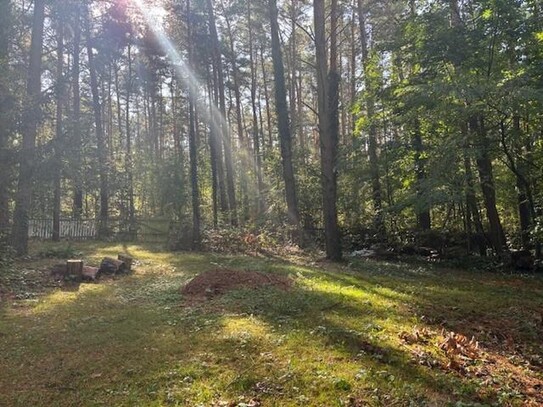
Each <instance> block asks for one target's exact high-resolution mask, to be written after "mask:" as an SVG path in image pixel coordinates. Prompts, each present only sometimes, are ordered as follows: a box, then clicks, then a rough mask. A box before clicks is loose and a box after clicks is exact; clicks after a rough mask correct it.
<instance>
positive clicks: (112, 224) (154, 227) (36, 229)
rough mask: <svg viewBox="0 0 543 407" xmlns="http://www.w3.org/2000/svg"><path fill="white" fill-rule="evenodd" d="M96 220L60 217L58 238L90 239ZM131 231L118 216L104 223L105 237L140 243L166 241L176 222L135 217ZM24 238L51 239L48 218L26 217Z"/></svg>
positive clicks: (51, 230) (95, 230) (94, 230)
mask: <svg viewBox="0 0 543 407" xmlns="http://www.w3.org/2000/svg"><path fill="white" fill-rule="evenodd" d="M98 225H99V220H98V219H61V220H60V238H61V239H67V240H92V239H96V238H97V237H98ZM134 226H135V228H134V231H130V230H129V223H128V222H127V221H126V220H121V219H109V220H108V224H107V229H108V238H114V239H118V240H119V241H124V240H134V239H135V238H136V237H137V240H138V241H141V242H164V241H167V239H168V236H169V233H170V231H171V230H173V229H175V230H177V229H178V228H179V225H178V224H176V223H175V222H172V221H170V220H168V219H160V218H157V219H152V218H151V219H137V220H136V221H135V225H134ZM28 237H30V238H34V239H44V240H45V239H51V238H52V237H53V220H52V219H30V220H29V221H28Z"/></svg>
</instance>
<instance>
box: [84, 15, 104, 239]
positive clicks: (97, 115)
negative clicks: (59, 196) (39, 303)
mask: <svg viewBox="0 0 543 407" xmlns="http://www.w3.org/2000/svg"><path fill="white" fill-rule="evenodd" d="M89 19H90V15H89V10H87V11H86V13H85V30H86V35H87V39H86V40H87V42H86V46H87V58H88V61H89V76H90V84H91V94H92V110H93V113H94V131H95V135H96V145H97V150H98V168H99V176H100V216H99V222H100V223H99V232H98V233H99V235H100V236H104V235H105V234H107V227H108V224H107V223H108V217H109V180H108V154H107V141H106V136H105V132H104V127H103V122H102V106H101V103H100V89H99V87H98V73H97V71H96V62H95V57H94V50H93V37H92V31H91V27H90V22H89Z"/></svg>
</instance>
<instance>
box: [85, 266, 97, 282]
mask: <svg viewBox="0 0 543 407" xmlns="http://www.w3.org/2000/svg"><path fill="white" fill-rule="evenodd" d="M99 275H100V269H99V268H98V267H90V266H84V267H83V279H84V280H90V281H96V280H97V279H98V277H99Z"/></svg>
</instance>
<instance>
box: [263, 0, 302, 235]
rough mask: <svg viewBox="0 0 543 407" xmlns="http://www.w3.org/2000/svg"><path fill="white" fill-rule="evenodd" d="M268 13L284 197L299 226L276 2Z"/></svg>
mask: <svg viewBox="0 0 543 407" xmlns="http://www.w3.org/2000/svg"><path fill="white" fill-rule="evenodd" d="M268 5H269V12H270V23H271V37H272V58H273V73H274V79H275V111H276V113H277V122H278V123H277V124H278V128H279V140H280V144H281V158H282V161H283V180H284V182H285V194H286V195H285V197H286V201H287V211H288V218H289V221H290V222H291V224H292V225H293V226H295V227H296V228H299V226H300V212H299V209H298V199H297V196H296V184H295V179H294V166H293V165H292V135H291V132H290V124H289V118H288V106H287V91H286V86H285V72H284V66H283V56H282V54H281V43H280V41H279V24H278V21H277V2H276V0H269V2H268Z"/></svg>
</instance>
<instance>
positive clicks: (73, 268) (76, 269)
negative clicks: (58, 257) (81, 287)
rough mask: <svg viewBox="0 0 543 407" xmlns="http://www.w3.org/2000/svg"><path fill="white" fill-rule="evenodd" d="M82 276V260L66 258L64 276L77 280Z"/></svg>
mask: <svg viewBox="0 0 543 407" xmlns="http://www.w3.org/2000/svg"><path fill="white" fill-rule="evenodd" d="M82 277H83V260H66V274H65V275H64V278H65V279H66V278H68V279H74V280H79V279H81V278H82Z"/></svg>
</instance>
